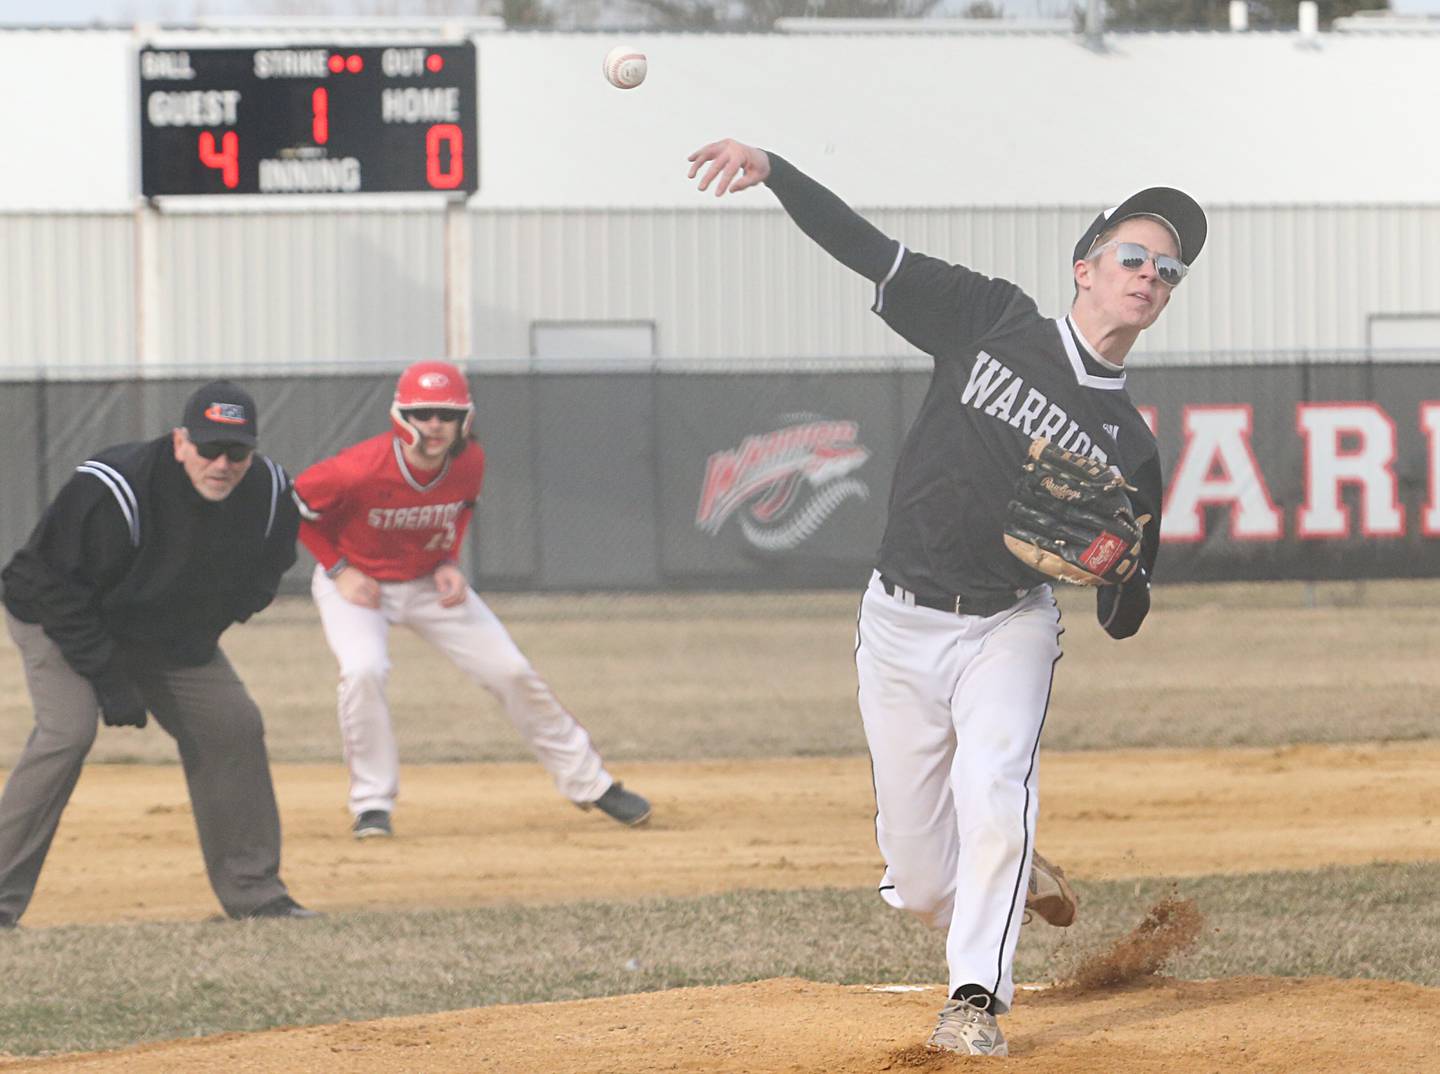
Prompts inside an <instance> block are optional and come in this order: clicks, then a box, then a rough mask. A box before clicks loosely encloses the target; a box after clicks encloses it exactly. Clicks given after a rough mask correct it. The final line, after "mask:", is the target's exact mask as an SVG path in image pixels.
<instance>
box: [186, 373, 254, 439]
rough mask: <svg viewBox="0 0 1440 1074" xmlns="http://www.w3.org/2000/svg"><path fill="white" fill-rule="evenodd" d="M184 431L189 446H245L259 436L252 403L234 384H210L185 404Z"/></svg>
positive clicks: (199, 390)
mask: <svg viewBox="0 0 1440 1074" xmlns="http://www.w3.org/2000/svg"><path fill="white" fill-rule="evenodd" d="M185 431H186V432H187V433H189V434H190V442H191V443H193V444H212V443H215V442H217V441H218V442H220V443H224V444H248V445H249V446H250V447H254V446H255V443H256V438H257V436H258V435H259V432H260V419H259V415H257V414H256V412H255V400H254V399H252V398H251V397H250V393H249V392H247V391H246V390H245V389H244V388H242V387H240V385H238V384H232V383H230V381H228V380H212V381H211V382H210V383H209V384H206V385H204V386H203V387H201V388H198V389H196V391H195V394H194V395H192V396H190V398H189V399H188V400H186V402H185Z"/></svg>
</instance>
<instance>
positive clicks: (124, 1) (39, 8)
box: [0, 0, 1440, 25]
mask: <svg viewBox="0 0 1440 1074" xmlns="http://www.w3.org/2000/svg"><path fill="white" fill-rule="evenodd" d="M999 2H1000V4H1001V6H1002V7H1004V9H1005V11H1006V12H1007V13H1008V14H1010V15H1012V16H1014V17H1017V18H1033V17H1035V16H1036V15H1037V14H1039V15H1053V14H1054V13H1055V12H1056V11H1058V10H1063V8H1064V6H1065V3H1066V0H999ZM296 6H300V5H298V4H297V5H296ZM306 6H311V5H306ZM1391 7H1392V8H1393V9H1394V10H1395V11H1398V12H1415V13H1440V0H1391ZM313 9H316V10H320V11H324V12H327V13H333V12H340V11H346V10H350V11H354V10H361V11H365V10H371V9H373V5H366V4H363V3H355V4H351V3H346V0H328V2H324V3H317V4H315V5H313ZM271 10H273V7H272V5H270V4H256V3H247V2H245V0H0V24H4V23H11V24H14V23H21V24H25V23H33V24H37V25H54V24H57V23H88V22H96V21H99V22H104V23H119V24H124V23H129V22H132V21H135V20H136V19H139V20H142V21H149V20H156V19H160V20H170V19H176V20H183V19H186V18H188V17H191V16H193V15H194V14H195V13H196V12H197V11H198V12H203V13H206V14H212V15H219V14H224V15H245V14H256V13H265V12H268V11H271Z"/></svg>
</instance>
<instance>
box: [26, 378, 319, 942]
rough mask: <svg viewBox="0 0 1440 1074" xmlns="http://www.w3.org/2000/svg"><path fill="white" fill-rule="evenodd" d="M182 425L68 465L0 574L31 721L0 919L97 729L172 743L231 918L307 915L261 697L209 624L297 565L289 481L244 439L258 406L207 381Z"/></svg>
mask: <svg viewBox="0 0 1440 1074" xmlns="http://www.w3.org/2000/svg"><path fill="white" fill-rule="evenodd" d="M183 420H184V424H183V427H181V428H177V429H174V430H172V431H171V432H170V433H169V434H167V435H165V436H162V437H159V438H158V439H155V440H150V441H146V442H143V443H131V444H121V445H119V446H117V447H112V448H109V449H107V450H105V451H102V452H100V453H99V454H98V455H96V456H94V457H93V458H90V459H87V460H86V461H85V462H83V463H81V464H80V465H79V466H78V467H76V471H75V473H74V475H72V476H71V478H70V480H69V481H68V482H67V483H66V484H65V486H64V487H63V488H62V489H61V490H60V492H59V494H58V495H57V496H56V497H55V500H54V502H53V503H51V504H50V506H49V508H48V509H47V510H46V511H45V514H44V516H43V517H42V518H41V519H40V522H39V524H38V525H37V526H36V527H35V530H34V532H33V533H32V534H31V535H30V539H29V541H28V542H27V543H26V544H25V546H24V547H23V548H21V549H20V551H19V552H17V553H16V554H15V558H14V559H12V560H11V561H10V563H9V565H8V566H6V567H5V569H4V571H3V573H0V582H3V584H4V603H5V609H6V616H5V618H6V623H7V625H8V626H9V628H10V634H11V636H12V637H13V638H14V639H15V644H16V645H17V646H18V648H19V650H20V655H21V659H22V661H23V664H24V667H25V678H26V681H27V683H28V684H29V687H30V697H31V700H32V701H33V703H34V705H35V729H34V730H33V731H32V732H31V734H30V738H29V741H28V742H26V744H25V749H24V751H23V752H22V753H21V755H20V759H19V761H18V762H17V763H16V765H15V768H14V770H13V771H12V772H11V773H10V778H9V780H8V781H7V782H6V784H5V792H4V795H3V796H0V927H14V925H15V923H16V921H17V920H19V918H20V915H21V914H23V913H24V912H25V908H26V907H27V906H28V905H29V903H30V898H31V896H32V895H33V894H34V891H35V883H36V881H37V880H38V878H39V876H40V868H41V866H42V865H44V863H45V855H46V853H47V852H48V851H49V849H50V842H51V840H52V839H53V838H54V837H55V829H56V827H57V826H58V825H59V823H60V814H61V813H62V812H63V811H64V809H65V805H66V803H67V802H69V800H70V795H71V792H72V791H74V789H75V783H76V781H77V780H78V779H79V777H80V770H81V767H82V766H83V764H84V761H85V756H86V754H87V753H89V751H90V747H91V745H92V744H93V743H94V741H95V732H96V727H97V719H96V716H97V712H98V714H99V718H100V719H103V720H104V721H105V723H106V724H107V725H109V726H112V727H144V726H145V723H146V718H147V710H148V712H149V713H150V714H153V715H154V717H155V719H156V722H158V723H159V724H160V726H161V727H162V728H164V730H165V731H166V732H167V733H168V734H169V735H170V736H171V737H172V738H174V739H175V742H176V744H177V746H178V747H179V750H180V761H181V764H182V765H183V766H184V769H185V781H186V784H187V785H188V787H189V790H190V801H191V804H192V807H193V810H194V814H195V826H196V828H197V829H198V830H199V834H200V847H201V850H202V852H203V853H204V856H205V868H206V870H207V872H208V873H209V877H210V885H211V887H212V888H213V889H214V891H215V894H216V896H217V897H218V898H219V900H220V905H221V906H222V907H224V909H225V912H226V913H227V914H229V915H230V916H231V917H235V918H244V917H315V916H318V915H317V914H316V913H315V912H314V911H312V910H306V909H305V908H304V907H302V906H300V905H299V904H297V903H296V902H295V900H294V899H292V898H291V897H290V895H289V894H288V892H287V891H286V890H285V885H284V884H283V883H281V881H280V875H279V874H280V816H279V812H278V810H277V809H276V805H275V791H274V787H273V786H272V784H271V781H270V765H269V760H268V758H267V757H266V754H265V730H264V725H263V723H262V721H261V717H260V710H259V709H258V708H257V707H256V705H255V702H254V701H253V700H251V698H250V695H249V693H247V692H246V690H245V685H244V683H242V682H241V681H240V679H239V677H238V676H237V675H236V674H235V670H234V668H232V667H231V666H230V662H229V661H228V660H227V659H226V658H225V654H224V653H223V652H221V651H220V648H219V639H220V635H221V634H222V633H223V632H224V631H225V629H226V628H227V627H229V626H230V625H231V624H232V623H236V622H244V621H245V620H246V619H249V618H250V617H251V616H252V615H254V614H255V613H256V612H258V611H260V610H261V609H262V608H264V607H266V606H267V605H268V604H269V603H270V601H271V600H272V599H273V598H274V596H275V591H276V588H277V587H278V585H279V582H280V577H281V575H282V574H284V572H285V571H286V569H287V568H289V567H290V565H291V564H292V563H294V562H295V535H296V531H297V530H298V528H299V521H300V520H299V514H298V512H297V510H296V508H295V506H294V503H293V502H292V500H291V497H290V479H289V476H288V475H287V474H286V473H285V471H284V470H283V469H281V467H280V466H279V465H278V464H276V463H275V462H272V461H271V460H270V459H267V458H265V457H264V456H263V455H259V454H257V453H256V452H255V444H256V432H257V415H256V411H255V401H254V400H253V399H252V398H251V397H250V395H249V394H248V393H247V392H245V391H244V390H243V389H241V388H239V387H238V386H236V385H234V384H231V383H229V382H227V381H214V382H212V383H210V384H207V385H205V386H204V387H202V388H200V389H199V390H198V391H197V392H195V394H194V395H192V396H191V397H190V399H189V400H188V402H186V404H185V413H184V419H183Z"/></svg>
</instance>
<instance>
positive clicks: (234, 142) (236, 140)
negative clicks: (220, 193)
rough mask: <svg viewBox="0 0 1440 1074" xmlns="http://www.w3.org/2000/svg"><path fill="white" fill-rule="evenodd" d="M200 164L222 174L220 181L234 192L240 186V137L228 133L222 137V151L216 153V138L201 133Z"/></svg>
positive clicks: (203, 132)
mask: <svg viewBox="0 0 1440 1074" xmlns="http://www.w3.org/2000/svg"><path fill="white" fill-rule="evenodd" d="M200 163H201V164H203V165H205V167H207V168H216V169H218V170H219V172H220V181H221V182H222V183H224V184H225V186H226V188H228V189H230V190H233V189H235V187H237V186H239V185H240V136H239V135H238V134H236V133H235V132H234V131H226V132H225V133H224V134H222V135H221V136H220V151H219V152H218V153H217V152H216V151H215V136H214V135H213V134H211V133H210V132H209V131H201V132H200Z"/></svg>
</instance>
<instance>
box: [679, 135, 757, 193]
mask: <svg viewBox="0 0 1440 1074" xmlns="http://www.w3.org/2000/svg"><path fill="white" fill-rule="evenodd" d="M689 159H690V178H691V179H694V178H695V176H696V175H699V174H700V169H701V168H704V167H705V165H707V164H708V165H710V167H709V168H708V169H706V171H705V174H704V175H703V176H701V178H700V189H701V190H709V189H710V184H711V183H714V182H715V180H716V179H717V178H718V179H719V180H720V181H719V183H716V185H715V196H716V197H717V198H718V197H720V195H722V194H724V193H725V192H726V191H727V190H728V191H730V192H732V193H738V192H740V191H741V190H746V189H748V188H749V187H752V186H754V185H755V184H756V183H763V182H764V181H765V180H766V179H767V178H769V176H770V157H769V156H768V155H767V154H766V153H765V151H764V150H763V149H756V148H755V147H754V146H751V145H745V144H744V143H743V142H737V141H736V140H735V139H734V138H724V139H722V140H721V141H718V142H711V143H710V144H709V145H704V146H701V147H700V148H699V149H697V150H695V152H693V153H691V154H690V158H689Z"/></svg>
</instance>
